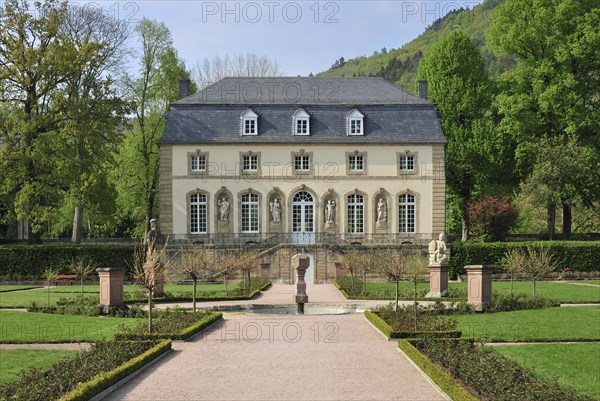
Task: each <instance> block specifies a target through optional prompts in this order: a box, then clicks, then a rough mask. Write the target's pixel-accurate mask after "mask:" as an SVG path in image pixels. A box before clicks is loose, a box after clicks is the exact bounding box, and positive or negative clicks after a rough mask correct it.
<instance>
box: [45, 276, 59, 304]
mask: <svg viewBox="0 0 600 401" xmlns="http://www.w3.org/2000/svg"><path fill="white" fill-rule="evenodd" d="M56 276H57V274H56V271H54V270H52V269H50V268H47V269H46V270H44V278H45V279H46V286H47V287H48V308H49V307H50V283H52V281H53V280H55V279H56Z"/></svg>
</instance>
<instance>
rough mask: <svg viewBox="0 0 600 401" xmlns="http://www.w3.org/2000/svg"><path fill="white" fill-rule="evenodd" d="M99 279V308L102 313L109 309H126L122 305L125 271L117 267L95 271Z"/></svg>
mask: <svg viewBox="0 0 600 401" xmlns="http://www.w3.org/2000/svg"><path fill="white" fill-rule="evenodd" d="M96 271H97V272H98V276H99V278H100V307H101V308H102V311H103V312H104V313H107V312H108V310H109V309H111V308H127V306H126V305H125V304H124V303H123V281H124V279H125V271H124V270H123V269H120V268H117V267H101V268H99V269H96Z"/></svg>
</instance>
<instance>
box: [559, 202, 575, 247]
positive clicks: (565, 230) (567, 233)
mask: <svg viewBox="0 0 600 401" xmlns="http://www.w3.org/2000/svg"><path fill="white" fill-rule="evenodd" d="M562 208H563V221H562V234H563V239H569V238H571V226H572V224H573V217H572V214H571V206H570V205H567V204H566V203H563V204H562Z"/></svg>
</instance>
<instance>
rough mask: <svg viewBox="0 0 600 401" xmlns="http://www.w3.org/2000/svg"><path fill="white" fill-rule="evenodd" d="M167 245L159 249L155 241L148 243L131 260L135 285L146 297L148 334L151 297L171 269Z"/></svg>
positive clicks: (150, 322) (150, 323)
mask: <svg viewBox="0 0 600 401" xmlns="http://www.w3.org/2000/svg"><path fill="white" fill-rule="evenodd" d="M166 249H167V244H165V246H164V247H163V248H160V247H159V245H158V244H157V243H156V242H155V241H149V242H148V245H147V247H146V248H145V249H144V248H140V249H139V250H138V251H136V253H135V254H134V258H133V277H134V279H135V283H136V284H139V285H141V286H142V287H144V288H145V289H146V294H147V296H148V333H152V296H153V295H154V290H155V289H156V288H157V287H158V286H159V285H161V284H162V283H163V280H164V277H165V274H166V273H167V271H169V269H171V267H172V261H171V259H169V258H167V257H166V252H165V250H166Z"/></svg>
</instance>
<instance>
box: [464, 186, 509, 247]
mask: <svg viewBox="0 0 600 401" xmlns="http://www.w3.org/2000/svg"><path fill="white" fill-rule="evenodd" d="M467 213H468V214H469V219H470V220H471V230H472V231H473V234H475V235H476V236H480V237H483V238H484V239H489V240H491V241H502V240H504V239H505V238H506V236H507V235H508V231H509V230H510V228H511V227H512V226H513V225H514V224H515V222H516V221H517V218H518V217H519V209H517V208H516V207H514V206H512V205H511V204H510V198H509V197H508V196H491V195H485V196H484V197H483V198H481V199H479V200H477V201H474V202H471V203H470V204H469V206H468V210H467Z"/></svg>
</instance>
